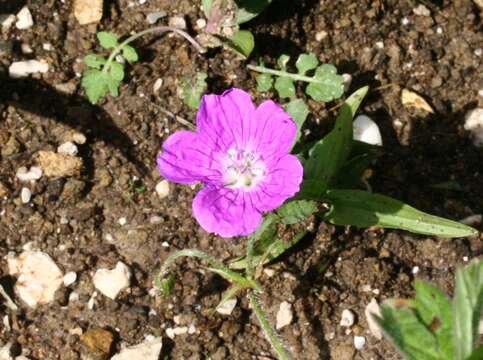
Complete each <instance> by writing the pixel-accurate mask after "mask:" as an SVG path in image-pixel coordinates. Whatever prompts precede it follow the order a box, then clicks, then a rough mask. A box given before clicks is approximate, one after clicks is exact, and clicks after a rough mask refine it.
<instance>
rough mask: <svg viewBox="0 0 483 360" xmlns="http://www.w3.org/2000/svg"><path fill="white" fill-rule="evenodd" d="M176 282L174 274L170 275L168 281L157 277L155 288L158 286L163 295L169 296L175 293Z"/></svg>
mask: <svg viewBox="0 0 483 360" xmlns="http://www.w3.org/2000/svg"><path fill="white" fill-rule="evenodd" d="M175 282H176V278H175V276H174V275H173V274H170V275H168V277H167V278H166V279H161V278H160V277H159V276H156V278H155V280H154V286H156V288H157V289H158V291H159V292H160V293H161V295H163V296H168V295H171V293H172V292H173V288H174V284H175Z"/></svg>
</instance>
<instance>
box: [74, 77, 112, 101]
mask: <svg viewBox="0 0 483 360" xmlns="http://www.w3.org/2000/svg"><path fill="white" fill-rule="evenodd" d="M81 86H82V87H83V88H84V90H85V91H86V95H87V98H88V99H89V101H90V102H91V103H92V104H95V103H97V101H98V100H99V99H100V98H101V97H103V96H105V95H106V94H107V92H108V91H109V86H108V81H107V77H106V75H105V74H104V73H103V72H102V71H101V70H97V69H88V70H86V71H85V72H84V75H83V77H82V81H81Z"/></svg>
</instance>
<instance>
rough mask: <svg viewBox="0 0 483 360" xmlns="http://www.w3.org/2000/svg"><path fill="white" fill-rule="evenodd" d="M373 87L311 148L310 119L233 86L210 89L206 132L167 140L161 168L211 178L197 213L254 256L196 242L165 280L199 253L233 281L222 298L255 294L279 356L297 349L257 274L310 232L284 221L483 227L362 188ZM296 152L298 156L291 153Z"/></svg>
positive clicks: (176, 178) (202, 112) (449, 233)
mask: <svg viewBox="0 0 483 360" xmlns="http://www.w3.org/2000/svg"><path fill="white" fill-rule="evenodd" d="M367 90H368V89H367V88H362V89H360V90H358V91H356V92H355V93H354V94H352V95H351V96H350V97H349V98H348V99H347V100H346V102H345V103H344V104H343V105H342V107H341V109H340V111H339V114H338V116H337V119H336V123H335V127H334V129H333V130H332V131H331V132H330V133H329V134H327V135H326V136H325V137H324V138H323V139H321V140H320V141H317V142H315V143H314V144H311V146H300V144H299V145H298V146H295V147H294V145H296V142H297V140H298V139H299V137H300V136H299V135H300V128H301V127H302V126H303V120H304V119H305V117H306V114H303V115H304V116H303V117H300V118H301V119H303V120H301V121H294V120H293V118H292V116H290V115H289V113H288V112H286V111H285V110H283V108H282V107H280V106H279V105H277V104H276V103H275V102H273V101H270V100H268V101H265V102H263V103H262V104H260V105H259V106H258V107H256V106H255V105H254V104H253V102H252V100H251V98H250V95H249V94H247V93H246V92H244V91H242V90H240V89H231V90H228V91H226V92H225V93H224V94H222V95H205V96H204V97H203V98H202V100H201V105H200V108H199V111H198V115H197V118H196V126H197V128H196V131H193V132H192V131H179V132H177V133H174V134H173V135H171V136H170V137H168V139H167V140H166V141H165V142H164V144H163V149H162V152H161V154H160V155H159V157H158V167H159V170H160V173H161V175H163V176H164V177H165V178H167V179H168V180H170V181H173V182H176V183H181V184H194V183H201V184H202V189H201V190H200V191H199V192H198V194H197V195H196V196H195V198H194V200H193V205H192V207H193V215H194V217H195V218H196V220H197V221H198V222H199V224H200V225H201V227H203V228H204V229H205V230H206V231H208V232H211V233H215V234H218V235H220V236H222V237H232V236H248V240H247V253H246V256H244V257H242V258H238V259H235V260H234V261H232V262H231V263H229V264H226V265H225V264H223V263H222V262H220V261H218V260H217V259H215V258H213V257H211V256H210V255H208V254H205V253H203V252H201V251H199V250H195V249H184V250H181V251H178V252H175V253H173V254H172V255H171V256H170V257H169V258H168V259H167V260H166V261H165V262H164V264H163V266H162V269H161V271H160V274H159V276H158V277H157V279H156V285H157V287H158V288H159V289H160V290H161V291H162V292H163V293H164V294H168V293H169V292H170V291H171V288H172V286H173V284H174V278H173V276H171V275H169V267H170V266H171V265H172V264H173V262H174V260H176V259H177V258H179V257H182V256H190V257H197V258H200V259H201V260H203V261H205V262H207V263H208V270H211V271H213V272H215V273H217V274H219V275H220V276H222V277H224V278H225V279H227V280H229V281H230V282H231V283H232V286H231V287H230V288H229V289H228V290H227V291H226V293H225V294H224V295H223V297H222V303H223V302H224V301H226V300H228V299H229V298H231V297H233V296H235V295H236V294H237V293H238V292H240V291H242V290H243V291H246V294H247V296H248V298H249V299H250V302H251V306H252V309H253V311H254V313H255V315H256V316H257V318H258V319H259V321H260V324H261V327H262V329H263V331H264V333H265V334H266V336H267V339H268V340H269V342H270V343H271V344H272V346H273V348H274V350H275V352H276V353H277V356H278V358H279V359H289V358H290V356H289V354H288V352H287V351H286V349H285V348H284V346H283V344H282V342H281V341H280V340H279V337H278V336H277V334H276V332H275V330H274V329H273V327H272V326H271V325H270V323H269V322H268V320H267V318H266V316H265V313H264V311H263V307H262V304H261V303H260V301H259V298H258V296H257V294H259V293H260V292H262V291H263V288H262V286H261V285H260V284H259V283H258V281H257V278H258V275H259V273H260V271H257V270H259V269H260V268H261V267H262V266H263V265H264V264H266V263H267V262H270V261H273V260H275V259H276V258H277V257H279V256H280V255H281V254H283V253H284V252H285V251H286V250H287V249H289V248H291V247H292V246H293V245H294V244H296V243H297V242H298V241H299V240H300V239H301V238H303V236H304V235H305V233H306V230H302V231H301V232H299V233H297V234H296V236H295V237H294V238H292V239H291V240H290V241H288V242H287V241H282V240H281V239H279V238H278V237H277V234H276V233H277V224H279V223H283V224H285V225H293V224H296V223H298V222H301V221H304V220H305V219H306V218H307V217H308V216H310V215H312V214H316V215H318V216H320V217H321V218H322V219H323V220H326V221H329V222H331V223H333V224H336V225H355V226H359V227H370V226H378V227H387V228H398V229H404V230H409V231H412V232H415V233H420V234H428V235H437V236H441V237H463V236H470V235H473V234H475V233H476V230H474V229H472V228H471V227H468V226H466V225H463V224H460V223H457V222H454V221H451V220H447V219H443V218H440V217H436V216H433V215H429V214H426V213H424V212H422V211H419V210H417V209H415V208H413V207H411V206H409V205H407V204H404V203H402V202H400V201H398V200H395V199H392V198H390V197H387V196H384V195H379V194H373V193H371V192H368V191H363V190H354V188H357V187H358V186H359V184H360V182H361V179H362V176H363V173H364V171H365V169H366V167H367V166H368V165H369V164H370V162H371V161H372V160H373V159H374V158H375V156H376V155H377V147H375V146H372V145H369V144H365V143H361V142H358V141H355V140H353V133H352V128H353V126H352V119H353V117H354V114H355V113H356V112H357V109H358V107H359V105H360V103H361V102H362V100H363V98H364V96H365V94H366V93H367ZM294 149H299V150H298V151H297V153H295V154H291V152H293V151H294Z"/></svg>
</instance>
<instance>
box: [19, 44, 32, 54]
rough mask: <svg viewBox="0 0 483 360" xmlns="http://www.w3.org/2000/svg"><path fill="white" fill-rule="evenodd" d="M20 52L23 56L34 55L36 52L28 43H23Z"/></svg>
mask: <svg viewBox="0 0 483 360" xmlns="http://www.w3.org/2000/svg"><path fill="white" fill-rule="evenodd" d="M20 50H21V51H22V54H25V55H28V54H32V53H33V52H34V50H33V49H32V47H31V46H30V45H29V44H27V43H22V44H21V45H20Z"/></svg>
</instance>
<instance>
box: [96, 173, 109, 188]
mask: <svg viewBox="0 0 483 360" xmlns="http://www.w3.org/2000/svg"><path fill="white" fill-rule="evenodd" d="M111 183H112V176H111V174H110V173H109V170H107V169H99V170H96V186H97V187H100V188H104V187H108V186H109V185H111Z"/></svg>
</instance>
